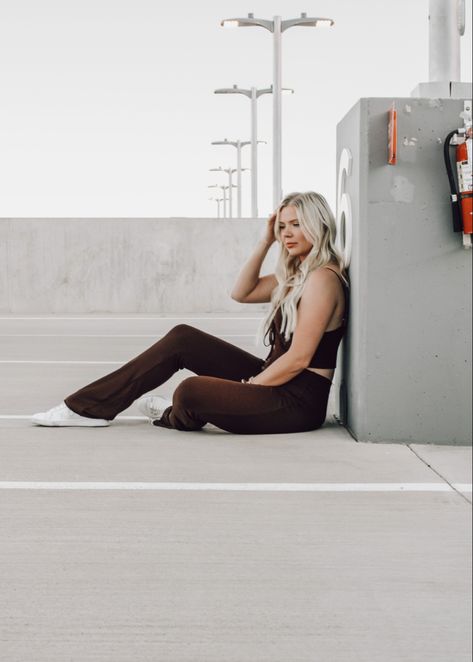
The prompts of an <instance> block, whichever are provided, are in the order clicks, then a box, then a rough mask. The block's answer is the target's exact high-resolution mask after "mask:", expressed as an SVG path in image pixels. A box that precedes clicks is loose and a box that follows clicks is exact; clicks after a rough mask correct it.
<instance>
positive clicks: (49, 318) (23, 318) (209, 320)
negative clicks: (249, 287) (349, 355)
mask: <svg viewBox="0 0 473 662" xmlns="http://www.w3.org/2000/svg"><path fill="white" fill-rule="evenodd" d="M261 319H263V318H262V317H213V316H212V315H211V316H209V317H191V316H190V315H184V316H182V317H156V316H146V317H82V316H77V317H55V316H54V315H52V316H47V317H10V316H6V315H5V316H1V315H0V320H7V321H8V320H50V321H56V320H74V321H81V320H100V321H103V320H107V321H115V320H136V321H138V322H141V321H146V320H206V321H208V322H213V321H214V320H261Z"/></svg>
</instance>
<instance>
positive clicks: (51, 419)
mask: <svg viewBox="0 0 473 662" xmlns="http://www.w3.org/2000/svg"><path fill="white" fill-rule="evenodd" d="M31 422H32V423H34V424H35V425H47V426H50V427H66V426H78V427H89V428H98V427H105V426H106V425H110V421H107V420H105V419H104V418H87V417H86V416H79V414H76V413H75V412H74V411H72V409H69V407H68V406H67V405H66V403H65V402H61V404H60V405H57V407H53V408H52V409H50V410H49V411H43V412H40V413H39V414H34V415H33V416H32V417H31Z"/></svg>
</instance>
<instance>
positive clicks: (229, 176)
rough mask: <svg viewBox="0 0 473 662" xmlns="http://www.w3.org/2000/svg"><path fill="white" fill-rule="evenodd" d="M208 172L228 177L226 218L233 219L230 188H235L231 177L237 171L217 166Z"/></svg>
mask: <svg viewBox="0 0 473 662" xmlns="http://www.w3.org/2000/svg"><path fill="white" fill-rule="evenodd" d="M209 170H210V172H226V173H227V175H228V189H229V191H228V217H229V218H233V207H232V198H233V195H232V188H234V187H235V184H233V182H232V175H233V173H234V172H236V171H237V169H236V168H222V166H219V167H218V168H209ZM241 170H247V168H241Z"/></svg>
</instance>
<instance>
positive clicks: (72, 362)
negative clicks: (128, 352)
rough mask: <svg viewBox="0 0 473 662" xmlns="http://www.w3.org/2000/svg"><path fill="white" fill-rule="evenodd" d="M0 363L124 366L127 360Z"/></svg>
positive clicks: (8, 362)
mask: <svg viewBox="0 0 473 662" xmlns="http://www.w3.org/2000/svg"><path fill="white" fill-rule="evenodd" d="M0 363H6V364H10V363H60V364H64V365H70V364H77V363H79V364H82V365H122V363H126V359H124V360H123V361H0Z"/></svg>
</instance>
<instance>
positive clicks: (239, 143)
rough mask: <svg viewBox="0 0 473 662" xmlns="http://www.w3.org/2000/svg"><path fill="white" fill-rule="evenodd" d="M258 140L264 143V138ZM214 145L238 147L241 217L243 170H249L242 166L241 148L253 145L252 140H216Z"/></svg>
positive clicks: (238, 212)
mask: <svg viewBox="0 0 473 662" xmlns="http://www.w3.org/2000/svg"><path fill="white" fill-rule="evenodd" d="M257 142H259V143H262V142H264V140H258V141H257ZM211 144H212V145H231V146H232V147H236V149H237V217H238V218H241V172H242V170H247V168H242V167H241V148H242V147H244V146H245V145H251V144H252V143H251V140H237V141H232V140H227V139H226V138H225V140H214V141H213V142H212V143H211Z"/></svg>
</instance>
